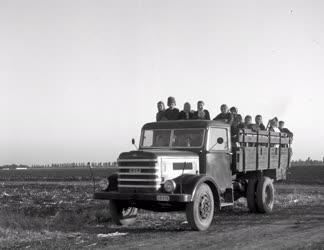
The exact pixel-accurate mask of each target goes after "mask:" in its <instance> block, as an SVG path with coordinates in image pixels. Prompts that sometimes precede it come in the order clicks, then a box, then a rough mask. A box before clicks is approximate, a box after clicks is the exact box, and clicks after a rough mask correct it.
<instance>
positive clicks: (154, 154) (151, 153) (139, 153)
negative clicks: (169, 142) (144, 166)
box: [118, 150, 198, 160]
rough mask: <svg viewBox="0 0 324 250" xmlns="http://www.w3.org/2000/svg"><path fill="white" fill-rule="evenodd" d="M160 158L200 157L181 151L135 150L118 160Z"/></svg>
mask: <svg viewBox="0 0 324 250" xmlns="http://www.w3.org/2000/svg"><path fill="white" fill-rule="evenodd" d="M158 157H170V158H173V157H198V154H196V153H193V152H191V151H181V150H134V151H129V152H124V153H121V154H120V155H119V158H118V159H120V160H122V159H157V158H158Z"/></svg>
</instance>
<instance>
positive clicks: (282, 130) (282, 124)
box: [279, 121, 294, 138]
mask: <svg viewBox="0 0 324 250" xmlns="http://www.w3.org/2000/svg"><path fill="white" fill-rule="evenodd" d="M279 130H280V132H282V133H285V134H287V136H288V137H290V138H292V137H293V136H294V134H293V133H292V132H291V131H290V130H289V129H288V128H285V122H284V121H280V122H279Z"/></svg>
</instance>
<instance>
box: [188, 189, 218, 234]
mask: <svg viewBox="0 0 324 250" xmlns="http://www.w3.org/2000/svg"><path fill="white" fill-rule="evenodd" d="M214 209H215V205H214V196H213V192H212V191H211V189H210V187H209V186H208V185H207V184H205V183H202V184H200V185H199V186H198V188H197V190H196V193H195V195H194V199H193V201H192V202H190V203H188V204H187V206H186V216H187V221H188V223H189V224H190V226H191V228H192V229H193V230H197V231H205V230H207V229H208V228H209V226H210V224H211V223H212V221H213V217H214Z"/></svg>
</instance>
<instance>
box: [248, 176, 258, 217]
mask: <svg viewBox="0 0 324 250" xmlns="http://www.w3.org/2000/svg"><path fill="white" fill-rule="evenodd" d="M257 184H258V181H257V179H254V178H253V179H249V180H248V186H247V190H246V200H247V205H248V208H249V210H250V212H252V213H256V212H257V211H258V207H257V200H256V191H257Z"/></svg>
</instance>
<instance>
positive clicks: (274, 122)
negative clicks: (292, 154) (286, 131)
mask: <svg viewBox="0 0 324 250" xmlns="http://www.w3.org/2000/svg"><path fill="white" fill-rule="evenodd" d="M267 127H268V131H271V132H280V129H279V128H278V118H277V117H274V118H272V119H271V120H270V121H269V122H268V126H267Z"/></svg>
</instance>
